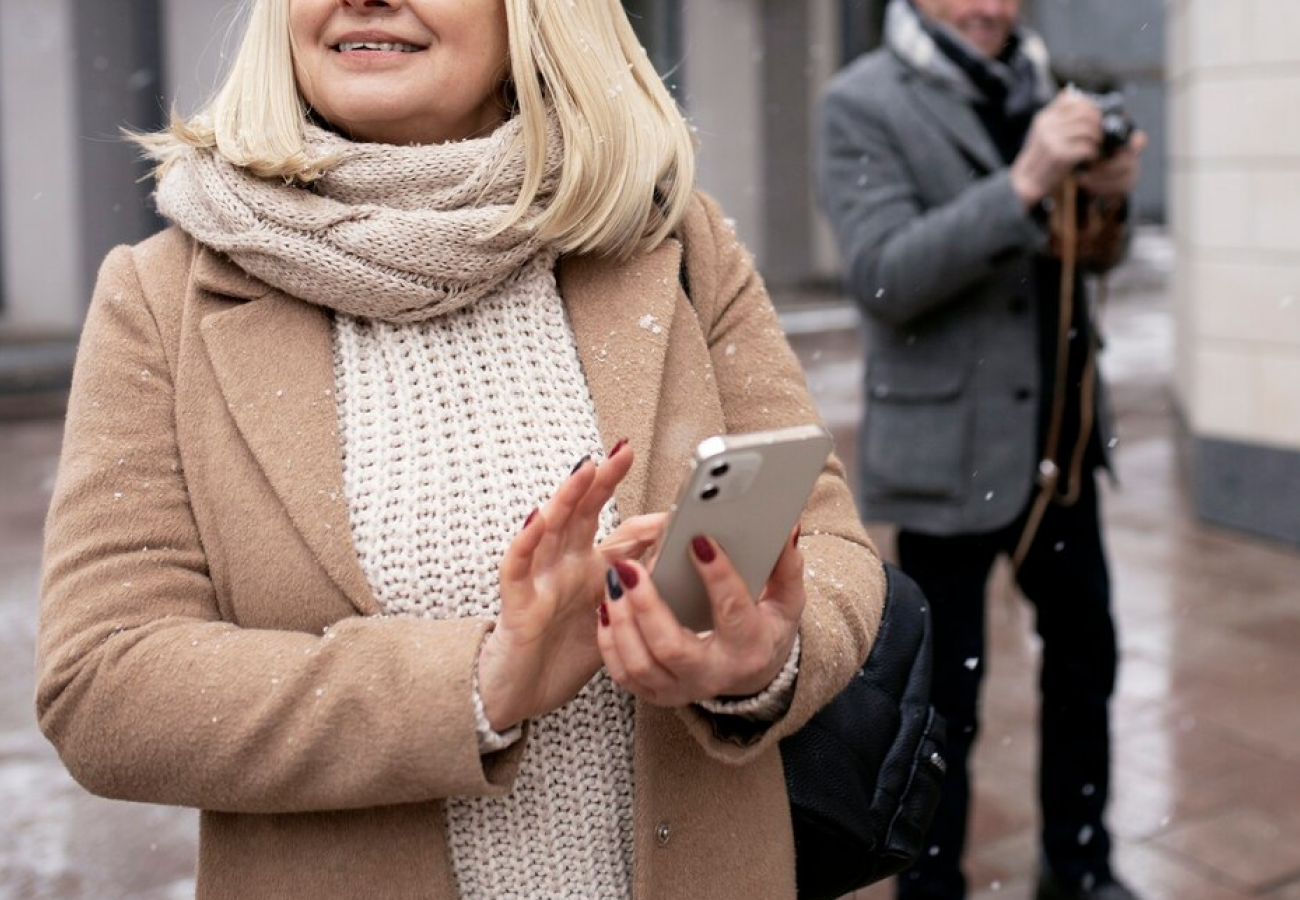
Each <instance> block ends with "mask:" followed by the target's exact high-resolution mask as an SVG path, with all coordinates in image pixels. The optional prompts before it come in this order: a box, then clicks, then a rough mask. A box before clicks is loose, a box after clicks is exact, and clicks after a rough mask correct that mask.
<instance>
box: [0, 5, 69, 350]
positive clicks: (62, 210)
mask: <svg viewBox="0 0 1300 900" xmlns="http://www.w3.org/2000/svg"><path fill="white" fill-rule="evenodd" d="M72 53H73V3H72V2H71V0H44V2H41V3H30V2H24V0H0V121H2V122H3V125H2V126H0V255H2V256H3V259H4V263H3V266H2V267H0V272H2V273H3V278H4V281H3V284H0V291H3V293H4V298H5V306H4V312H3V315H2V316H0V326H3V328H2V330H0V334H17V335H21V336H26V335H42V334H45V333H49V332H55V331H59V330H63V329H66V328H68V327H76V326H77V325H79V324H80V321H81V314H82V310H83V309H84V306H85V298H84V296H83V288H82V277H81V274H82V269H81V266H82V253H81V235H80V233H79V231H78V229H77V221H78V220H77V212H78V209H79V202H78V197H79V196H80V193H81V190H82V183H81V177H80V171H79V168H78V157H77V141H76V134H77V125H76V102H75V72H74V71H73V69H72V67H71V66H69V65H68V60H69V59H71V58H72Z"/></svg>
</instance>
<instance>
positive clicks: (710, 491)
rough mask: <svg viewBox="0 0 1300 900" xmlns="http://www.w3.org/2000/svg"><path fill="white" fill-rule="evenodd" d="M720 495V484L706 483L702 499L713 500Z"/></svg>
mask: <svg viewBox="0 0 1300 900" xmlns="http://www.w3.org/2000/svg"><path fill="white" fill-rule="evenodd" d="M716 496H718V486H717V485H716V484H709V485H705V487H704V490H702V491H700V499H701V500H712V499H713V498H714V497H716Z"/></svg>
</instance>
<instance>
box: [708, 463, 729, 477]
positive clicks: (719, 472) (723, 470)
mask: <svg viewBox="0 0 1300 900" xmlns="http://www.w3.org/2000/svg"><path fill="white" fill-rule="evenodd" d="M730 471H731V463H718V464H717V465H716V466H714V467H713V468H712V469H709V474H710V475H712V476H713V477H714V478H721V477H722V476H723V475H726V474H727V473H728V472H730Z"/></svg>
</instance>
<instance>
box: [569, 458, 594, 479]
mask: <svg viewBox="0 0 1300 900" xmlns="http://www.w3.org/2000/svg"><path fill="white" fill-rule="evenodd" d="M589 459H591V454H587V455H586V456H584V457H583V458H582V459H580V460H578V464H577V465H575V466H574V467H573V468H572V469H570V470H569V474H570V475H576V474H578V470H579V469H581V468H582V467H583V466H585V465H586V464H587V460H589Z"/></svg>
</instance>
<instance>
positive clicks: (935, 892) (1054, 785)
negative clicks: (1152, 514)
mask: <svg viewBox="0 0 1300 900" xmlns="http://www.w3.org/2000/svg"><path fill="white" fill-rule="evenodd" d="M1024 521H1025V516H1024V515H1022V516H1021V517H1020V518H1019V519H1017V521H1015V522H1013V523H1012V524H1011V525H1009V526H1007V527H1006V528H1003V529H1000V530H998V531H994V532H990V533H986V534H969V535H958V536H955V537H936V536H933V535H925V534H919V533H916V532H912V531H902V532H900V533H899V535H898V557H899V564H900V567H901V568H902V569H903V571H905V572H906V573H907V574H909V575H911V576H912V577H913V578H914V579H916V581H917V583H918V584H919V585H920V586H921V588H922V589H923V590H924V591H925V593H926V595H927V596H928V598H929V600H930V609H931V612H932V616H933V623H934V687H933V702H934V705H935V707H936V709H937V710H938V711H939V712H940V713H941V714H942V715H943V716H944V717H945V718H946V719H947V722H948V739H949V748H948V762H949V768H948V774H947V776H946V779H945V781H944V785H943V797H942V799H941V800H940V803H939V810H938V813H937V815H936V817H935V821H934V824H933V825H932V826H931V829H930V835H929V841H928V848H927V849H928V852H927V853H926V854H925V855H923V856H922V858H921V861H920V862H919V863H918V864H917V865H916V866H915V867H913V868H912V869H910V870H909V871H907V872H904V873H903V874H902V875H901V876H900V877H899V888H898V896H899V897H900V898H903V900H961V898H964V897H965V896H966V884H965V878H964V876H963V874H962V871H961V859H962V852H963V849H964V846H965V839H966V828H967V818H968V811H969V807H970V773H969V767H968V757H969V754H970V749H971V745H972V744H973V743H974V741H975V737H976V735H977V733H978V731H979V690H980V681H981V677H982V675H983V672H984V668H985V658H984V649H985V640H984V620H985V616H984V608H985V603H984V593H985V583H986V581H987V580H988V575H989V571H990V569H991V568H992V566H993V562H994V560H995V559H996V557H997V555H998V554H999V553H1007V554H1008V555H1010V554H1011V553H1013V552H1014V551H1015V547H1016V543H1017V542H1018V540H1019V538H1020V534H1021V530H1022V529H1023V527H1024ZM1017 582H1018V583H1019V586H1020V588H1021V590H1022V591H1023V592H1024V594H1025V596H1026V597H1027V598H1028V599H1029V601H1030V602H1031V603H1032V604H1033V605H1034V608H1035V611H1036V627H1037V630H1038V634H1039V635H1040V636H1041V637H1042V648H1043V651H1042V668H1041V671H1040V678H1039V690H1040V692H1041V696H1042V713H1041V720H1040V730H1041V732H1040V733H1041V750H1040V758H1039V802H1040V804H1041V811H1042V850H1043V856H1044V857H1045V859H1046V861H1047V864H1048V865H1050V866H1051V869H1052V871H1053V872H1054V873H1055V874H1056V876H1057V877H1058V878H1059V879H1060V880H1061V881H1062V882H1064V883H1066V884H1088V883H1091V882H1096V883H1103V882H1105V881H1107V880H1109V879H1110V877H1111V873H1110V869H1109V864H1108V860H1109V856H1110V836H1109V835H1108V833H1107V831H1106V828H1105V825H1104V824H1103V822H1102V813H1103V811H1104V809H1105V806H1106V796H1107V792H1108V789H1109V784H1110V723H1109V714H1108V701H1109V700H1110V696H1111V693H1112V691H1113V689H1114V685H1115V670H1116V640H1115V626H1114V622H1113V619H1112V617H1111V611H1110V578H1109V575H1108V573H1107V568H1106V557H1105V552H1104V550H1103V548H1102V541H1101V529H1100V524H1099V520H1098V510H1097V492H1096V482H1095V479H1094V477H1092V476H1089V477H1086V478H1085V479H1084V486H1083V490H1082V492H1081V495H1080V498H1079V501H1078V502H1077V503H1076V504H1075V505H1074V506H1071V507H1063V506H1057V505H1052V506H1051V507H1050V508H1049V509H1048V511H1047V513H1046V515H1045V516H1044V518H1043V522H1042V525H1041V526H1040V528H1039V530H1038V534H1037V536H1036V537H1035V539H1034V543H1033V545H1032V547H1031V549H1030V551H1029V553H1028V554H1027V556H1026V558H1025V562H1024V564H1023V565H1022V567H1021V570H1020V572H1019V574H1018V576H1017Z"/></svg>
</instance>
